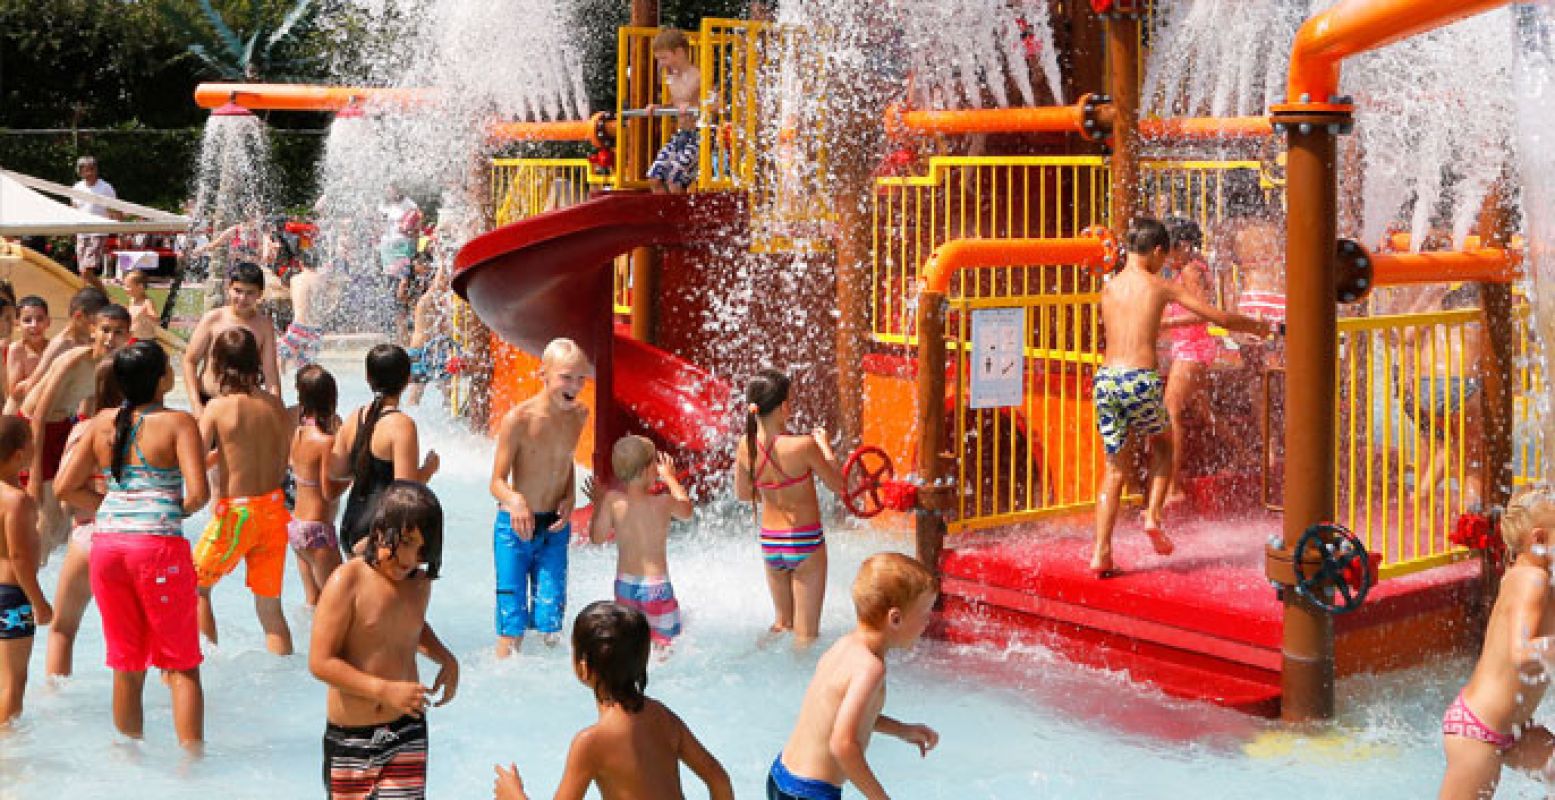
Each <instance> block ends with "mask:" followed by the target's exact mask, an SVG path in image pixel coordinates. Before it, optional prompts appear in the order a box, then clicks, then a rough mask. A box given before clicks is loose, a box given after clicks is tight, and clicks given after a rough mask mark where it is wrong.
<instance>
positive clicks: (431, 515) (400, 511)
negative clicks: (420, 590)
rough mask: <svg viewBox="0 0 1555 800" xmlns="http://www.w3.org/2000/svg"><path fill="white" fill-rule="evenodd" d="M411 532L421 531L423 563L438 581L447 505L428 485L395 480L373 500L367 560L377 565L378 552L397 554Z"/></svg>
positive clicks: (441, 566) (441, 564) (364, 555)
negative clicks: (385, 550)
mask: <svg viewBox="0 0 1555 800" xmlns="http://www.w3.org/2000/svg"><path fill="white" fill-rule="evenodd" d="M408 531H420V532H421V562H422V563H424V564H426V565H427V568H426V575H427V578H428V579H431V580H435V579H436V578H437V573H438V572H439V571H440V570H441V569H442V568H443V504H442V503H439V502H438V501H437V495H435V494H433V493H432V490H431V489H428V488H427V485H426V484H424V483H418V482H416V481H395V482H393V483H391V484H389V485H388V486H387V487H385V488H384V490H383V493H382V494H380V495H378V499H377V500H375V501H373V507H372V517H371V521H370V522H369V523H368V525H367V548H366V550H365V551H364V552H363V554H362V556H363V558H364V559H366V561H367V563H368V564H370V565H373V566H376V565H377V564H378V550H379V549H380V548H387V549H388V550H389V552H391V553H392V552H394V551H395V550H397V549H398V548H399V546H400V539H401V537H403V536H404V535H405V534H406V532H408Z"/></svg>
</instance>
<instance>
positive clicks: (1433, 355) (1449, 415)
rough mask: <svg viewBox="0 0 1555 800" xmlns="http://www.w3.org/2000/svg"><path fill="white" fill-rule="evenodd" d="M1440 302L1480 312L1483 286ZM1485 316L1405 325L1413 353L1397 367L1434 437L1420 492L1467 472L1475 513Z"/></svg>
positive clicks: (1417, 418) (1420, 423)
mask: <svg viewBox="0 0 1555 800" xmlns="http://www.w3.org/2000/svg"><path fill="white" fill-rule="evenodd" d="M1434 298H1435V294H1434V293H1430V292H1427V293H1425V294H1423V295H1422V296H1421V297H1420V298H1419V300H1420V301H1424V302H1426V303H1429V302H1430V301H1431V300H1432V299H1434ZM1439 306H1440V308H1441V310H1443V311H1458V310H1461V309H1471V310H1477V309H1479V308H1480V295H1479V286H1478V285H1476V284H1472V283H1466V284H1464V285H1462V286H1459V287H1458V288H1456V289H1453V290H1451V291H1449V292H1446V293H1444V294H1442V295H1441V297H1440V299H1439ZM1410 310H1411V311H1413V312H1416V313H1423V312H1426V311H1427V308H1426V307H1425V306H1424V305H1418V304H1417V305H1416V306H1415V307H1414V308H1411V309H1410ZM1483 318H1484V317H1483V314H1482V313H1481V314H1480V315H1477V316H1476V318H1475V320H1474V321H1472V322H1463V323H1460V324H1458V325H1456V326H1454V327H1456V330H1453V327H1449V326H1444V325H1432V326H1421V327H1409V328H1405V329H1404V330H1403V332H1402V334H1401V337H1400V338H1401V339H1402V344H1403V346H1404V347H1405V348H1407V349H1406V351H1405V352H1406V353H1412V355H1405V356H1404V357H1403V358H1401V359H1399V361H1400V362H1401V363H1400V364H1399V366H1398V367H1397V368H1396V369H1397V370H1398V372H1399V377H1400V378H1401V379H1402V381H1401V382H1402V384H1403V385H1402V386H1401V387H1400V392H1399V393H1400V395H1401V398H1400V399H1401V400H1402V404H1403V406H1404V412H1405V413H1406V414H1409V415H1410V416H1411V417H1412V418H1413V419H1414V422H1415V426H1416V427H1417V428H1419V429H1420V432H1421V433H1423V434H1425V435H1426V436H1428V437H1430V439H1432V440H1434V441H1429V442H1428V441H1422V442H1420V444H1419V445H1418V446H1419V447H1420V448H1421V449H1422V450H1423V451H1425V453H1423V454H1424V455H1425V456H1426V461H1428V462H1429V463H1428V466H1427V467H1426V468H1425V469H1424V470H1422V474H1421V475H1419V476H1417V477H1416V478H1415V491H1416V492H1418V493H1422V494H1424V493H1434V492H1435V491H1436V487H1437V486H1439V485H1440V484H1441V483H1442V481H1443V480H1448V481H1451V480H1452V479H1453V478H1455V477H1457V475H1458V474H1461V475H1462V477H1463V485H1462V486H1460V487H1459V488H1460V491H1461V492H1462V502H1463V507H1465V508H1468V509H1470V510H1474V511H1477V510H1478V509H1479V507H1480V497H1481V494H1482V492H1483V488H1484V479H1483V476H1482V474H1481V472H1480V470H1479V469H1478V468H1477V467H1476V466H1474V465H1477V464H1479V463H1480V460H1481V459H1482V458H1483V453H1482V452H1481V451H1482V450H1483V449H1484V441H1485V437H1484V433H1483V429H1484V425H1485V409H1484V399H1483V398H1482V397H1481V396H1480V382H1479V377H1478V376H1479V365H1480V363H1481V360H1482V358H1483V354H1484V339H1485V334H1484V325H1483V324H1481V322H1480V320H1482V319H1483ZM1460 426H1461V427H1460ZM1460 429H1461V430H1462V434H1461V437H1460V436H1459V433H1458V432H1459V430H1460ZM1459 441H1461V442H1462V444H1463V450H1462V453H1461V455H1460V454H1459V453H1458V452H1457V450H1458V448H1457V447H1454V446H1453V445H1454V444H1455V443H1457V442H1459ZM1454 456H1458V457H1456V458H1455V457H1454ZM1454 466H1456V467H1457V468H1458V469H1457V470H1454V469H1453V467H1454ZM1460 470H1461V472H1459V471H1460ZM1443 496H1444V498H1445V494H1444V495H1443ZM1443 502H1444V503H1445V502H1446V501H1445V499H1444V500H1443Z"/></svg>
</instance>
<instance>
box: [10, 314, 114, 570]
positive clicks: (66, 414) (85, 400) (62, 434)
mask: <svg viewBox="0 0 1555 800" xmlns="http://www.w3.org/2000/svg"><path fill="white" fill-rule="evenodd" d="M93 320H95V323H96V327H95V328H94V329H93V330H92V338H91V344H90V346H83V347H77V348H75V349H72V350H70V351H68V352H66V353H64V354H63V355H61V356H60V357H59V358H57V359H55V360H54V363H52V364H51V365H49V367H48V372H47V374H45V375H43V376H42V377H41V378H38V385H37V386H36V387H35V388H34V389H33V390H32V391H31V392H30V393H28V395H27V399H26V400H25V401H23V402H22V407H21V415H22V417H23V418H25V419H27V420H30V421H31V424H32V441H34V442H36V443H37V444H35V445H34V446H33V447H32V451H33V454H32V459H31V460H30V462H29V465H28V469H27V481H26V485H27V493H28V494H29V495H31V496H32V499H33V500H34V501H35V502H37V504H38V517H39V522H38V539H39V543H40V544H39V546H40V548H41V552H42V553H43V558H44V560H45V561H47V560H48V554H49V553H51V552H53V550H54V548H55V547H57V546H58V545H60V544H62V543H63V542H64V541H65V534H66V533H67V531H68V525H67V524H66V522H67V521H68V520H67V519H66V517H65V514H64V510H63V509H62V508H61V507H60V504H59V501H58V500H56V499H55V497H54V478H55V476H56V475H58V474H59V465H60V461H61V460H62V459H63V458H64V456H65V445H66V444H67V443H68V442H69V441H70V430H71V428H74V427H75V426H76V421H77V420H78V419H84V418H85V416H86V415H90V414H91V413H93V412H95V411H97V409H95V408H91V404H92V399H93V398H95V397H96V396H97V365H98V363H99V362H101V361H102V360H103V359H105V358H108V357H109V356H112V355H113V354H114V353H117V352H118V351H119V348H121V347H123V346H124V343H125V341H127V340H128V338H129V333H130V312H129V311H128V310H126V309H125V308H124V306H121V305H118V304H112V305H107V306H104V307H103V308H102V309H101V310H100V311H98V312H97V314H96V316H94V317H93ZM60 335H61V336H63V335H64V334H60Z"/></svg>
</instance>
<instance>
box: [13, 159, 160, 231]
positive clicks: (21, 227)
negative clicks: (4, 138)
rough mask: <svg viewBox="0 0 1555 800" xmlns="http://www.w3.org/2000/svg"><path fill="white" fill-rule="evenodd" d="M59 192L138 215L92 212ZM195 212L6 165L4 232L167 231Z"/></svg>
mask: <svg viewBox="0 0 1555 800" xmlns="http://www.w3.org/2000/svg"><path fill="white" fill-rule="evenodd" d="M48 195H56V196H59V197H64V198H68V199H73V200H81V201H83V202H87V203H92V204H94V205H100V206H107V207H108V208H110V209H113V210H114V211H117V212H119V213H120V214H123V215H125V216H129V217H140V219H138V220H114V219H107V218H104V217H99V216H95V215H92V214H88V213H86V212H85V211H82V210H80V209H78V208H74V207H72V206H71V205H70V204H69V203H68V202H60V201H58V200H54V199H53V198H51V197H49V196H48ZM188 228H189V218H188V217H185V216H182V215H180V214H169V213H168V212H166V211H160V210H158V209H155V208H148V207H146V206H142V205H137V204H135V203H131V202H128V201H125V200H117V199H113V198H107V197H101V196H99V195H95V194H92V193H91V192H83V191H80V190H77V189H72V188H70V187H69V186H62V185H60V184H57V183H52V182H50V181H46V180H43V179H42V178H34V177H31V176H29V175H23V174H21V173H19V172H11V171H10V170H5V169H0V236H64V235H70V234H75V233H167V232H177V231H184V230H188Z"/></svg>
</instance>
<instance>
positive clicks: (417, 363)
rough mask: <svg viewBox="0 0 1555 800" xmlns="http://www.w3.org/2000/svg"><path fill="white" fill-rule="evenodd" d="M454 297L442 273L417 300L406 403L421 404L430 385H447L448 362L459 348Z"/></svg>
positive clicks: (438, 274)
mask: <svg viewBox="0 0 1555 800" xmlns="http://www.w3.org/2000/svg"><path fill="white" fill-rule="evenodd" d="M453 300H454V293H453V291H452V290H451V289H449V288H448V271H447V270H444V269H439V270H437V272H435V273H433V275H432V284H431V285H430V286H428V287H427V290H426V292H425V293H423V294H422V295H421V297H420V298H418V299H417V300H416V305H415V311H414V312H413V315H412V319H413V327H412V328H411V335H410V350H408V351H407V352H409V353H410V363H411V366H410V389H409V390H408V391H407V392H406V397H405V401H406V402H408V403H410V404H411V405H413V406H415V405H420V404H421V395H422V393H423V392H425V391H426V388H427V384H429V383H438V384H443V385H446V384H447V382H448V359H449V358H451V357H452V356H453V354H454V350H455V349H456V348H457V347H458V345H457V344H456V343H455V342H454V338H453Z"/></svg>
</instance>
